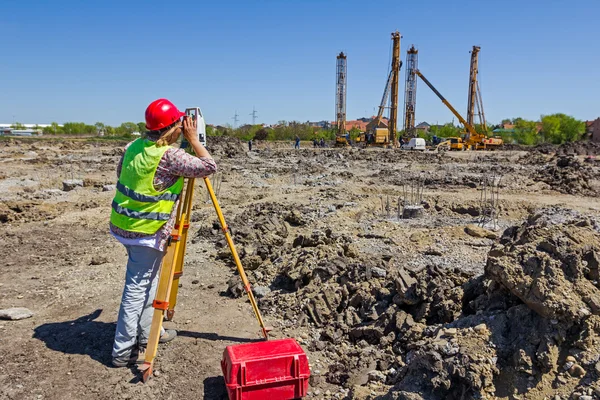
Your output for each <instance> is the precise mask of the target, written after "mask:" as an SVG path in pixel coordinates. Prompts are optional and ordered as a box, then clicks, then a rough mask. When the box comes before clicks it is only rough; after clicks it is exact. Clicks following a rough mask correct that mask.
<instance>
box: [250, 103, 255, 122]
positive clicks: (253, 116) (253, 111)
mask: <svg viewBox="0 0 600 400" xmlns="http://www.w3.org/2000/svg"><path fill="white" fill-rule="evenodd" d="M250 115H252V125H256V108H255V107H254V106H252V113H250Z"/></svg>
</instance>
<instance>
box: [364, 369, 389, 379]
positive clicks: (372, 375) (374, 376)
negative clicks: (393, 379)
mask: <svg viewBox="0 0 600 400" xmlns="http://www.w3.org/2000/svg"><path fill="white" fill-rule="evenodd" d="M367 376H368V378H369V382H385V375H384V374H383V372H381V371H377V370H374V371H369V373H368V374H367Z"/></svg>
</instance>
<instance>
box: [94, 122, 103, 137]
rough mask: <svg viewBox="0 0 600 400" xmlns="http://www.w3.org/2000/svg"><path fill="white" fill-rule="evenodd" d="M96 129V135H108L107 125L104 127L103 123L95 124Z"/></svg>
mask: <svg viewBox="0 0 600 400" xmlns="http://www.w3.org/2000/svg"><path fill="white" fill-rule="evenodd" d="M94 127H95V128H96V133H97V134H103V133H106V125H104V124H103V123H102V122H96V123H95V124H94Z"/></svg>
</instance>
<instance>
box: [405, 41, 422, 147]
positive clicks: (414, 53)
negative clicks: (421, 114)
mask: <svg viewBox="0 0 600 400" xmlns="http://www.w3.org/2000/svg"><path fill="white" fill-rule="evenodd" d="M418 61H419V50H417V49H415V45H414V44H413V45H412V46H411V47H410V49H408V51H407V52H406V85H405V90H404V126H403V128H404V135H405V136H406V137H409V138H410V137H413V136H414V130H415V110H416V108H417V76H416V75H415V70H417V69H418Z"/></svg>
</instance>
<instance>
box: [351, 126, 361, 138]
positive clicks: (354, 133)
mask: <svg viewBox="0 0 600 400" xmlns="http://www.w3.org/2000/svg"><path fill="white" fill-rule="evenodd" d="M359 136H360V129H358V127H356V126H353V127H352V129H350V140H356V139H357V138H358V137H359Z"/></svg>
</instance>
